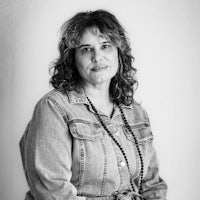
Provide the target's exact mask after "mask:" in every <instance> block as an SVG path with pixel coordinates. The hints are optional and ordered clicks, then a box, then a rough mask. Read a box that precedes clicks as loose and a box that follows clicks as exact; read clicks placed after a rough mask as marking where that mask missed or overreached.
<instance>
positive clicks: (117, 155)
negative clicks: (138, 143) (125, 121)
mask: <svg viewBox="0 0 200 200" xmlns="http://www.w3.org/2000/svg"><path fill="white" fill-rule="evenodd" d="M110 139H111V138H110ZM111 143H112V145H113V148H114V152H115V157H116V160H117V168H118V172H119V177H120V186H121V185H122V183H123V180H122V179H123V178H122V169H121V167H120V162H121V160H120V154H119V151H118V147H117V146H116V144H115V142H114V141H113V140H112V139H111Z"/></svg>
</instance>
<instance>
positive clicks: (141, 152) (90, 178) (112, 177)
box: [20, 10, 167, 200]
mask: <svg viewBox="0 0 200 200" xmlns="http://www.w3.org/2000/svg"><path fill="white" fill-rule="evenodd" d="M59 51H60V57H59V58H58V59H57V61H56V62H54V63H53V74H52V77H51V80H50V82H51V84H52V85H53V87H54V90H52V91H50V92H49V93H48V94H46V95H45V96H44V97H43V98H42V99H41V100H40V101H39V102H38V103H37V105H36V107H35V111H34V114H33V117H32V119H31V121H30V123H29V124H28V126H27V129H26V131H25V133H24V135H23V137H22V140H21V141H20V147H21V153H22V160H23V165H24V170H25V174H26V178H27V182H28V185H29V187H30V191H29V192H28V193H27V195H26V200H30V199H32V200H47V199H48V200H58V199H59V200H61V199H62V200H64V199H65V200H67V199H74V200H75V199H77V200H78V199H88V200H89V199H91V200H108V199H113V200H114V199H146V200H147V199H160V200H161V199H162V200H164V199H165V198H166V189H167V186H166V183H165V182H164V181H163V180H162V179H161V178H160V177H159V174H158V162H157V158H156V153H155V150H154V147H153V144H152V140H153V136H152V132H151V128H150V124H149V119H148V116H147V113H146V112H145V110H144V109H143V108H142V107H141V106H140V105H139V104H138V103H136V102H135V101H134V99H133V93H134V89H135V88H136V86H137V81H136V80H135V76H134V75H135V73H136V69H135V68H133V67H132V62H133V57H132V56H131V50H130V45H129V43H128V41H127V38H126V35H125V31H124V29H123V28H122V26H121V25H120V24H119V22H118V20H117V19H116V17H115V16H113V15H112V14H111V13H109V12H107V11H104V10H96V11H94V12H81V13H78V14H76V15H75V16H74V17H72V18H71V19H69V20H68V21H67V22H65V23H64V24H63V26H62V37H61V40H60V42H59Z"/></svg>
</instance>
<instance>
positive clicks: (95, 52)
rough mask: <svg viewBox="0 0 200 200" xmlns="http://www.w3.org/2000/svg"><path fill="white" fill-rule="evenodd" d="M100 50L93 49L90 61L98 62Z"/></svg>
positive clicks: (100, 56) (100, 54) (100, 57)
mask: <svg viewBox="0 0 200 200" xmlns="http://www.w3.org/2000/svg"><path fill="white" fill-rule="evenodd" d="M102 56H103V55H102V52H101V51H100V50H95V51H94V52H93V54H92V62H99V61H101V60H102Z"/></svg>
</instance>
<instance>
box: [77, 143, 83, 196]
mask: <svg viewBox="0 0 200 200" xmlns="http://www.w3.org/2000/svg"><path fill="white" fill-rule="evenodd" d="M78 142H79V144H80V150H79V153H80V166H79V167H80V173H79V177H78V179H79V185H78V187H77V191H78V193H79V195H82V185H83V179H84V169H85V168H84V166H85V165H84V161H85V159H84V155H85V154H84V142H83V140H78Z"/></svg>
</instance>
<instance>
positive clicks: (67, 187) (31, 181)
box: [22, 99, 85, 200]
mask: <svg viewBox="0 0 200 200" xmlns="http://www.w3.org/2000/svg"><path fill="white" fill-rule="evenodd" d="M25 138H26V141H25V143H24V162H23V163H24V169H25V174H26V178H27V181H28V185H29V187H30V191H31V194H32V196H33V197H34V199H35V200H61V199H62V200H68V199H72V200H85V197H78V196H77V190H76V188H75V187H74V185H73V184H71V183H70V179H71V176H72V172H71V170H70V169H71V165H72V157H71V148H72V138H71V135H70V134H69V133H68V126H67V124H66V123H65V121H64V119H63V117H62V115H61V113H60V110H59V108H58V106H56V104H55V102H53V101H51V100H50V99H42V100H40V102H39V103H38V104H37V105H36V107H35V111H34V114H33V117H32V120H31V122H30V124H29V128H28V130H27V135H26V137H25ZM22 157H23V156H22Z"/></svg>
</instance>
